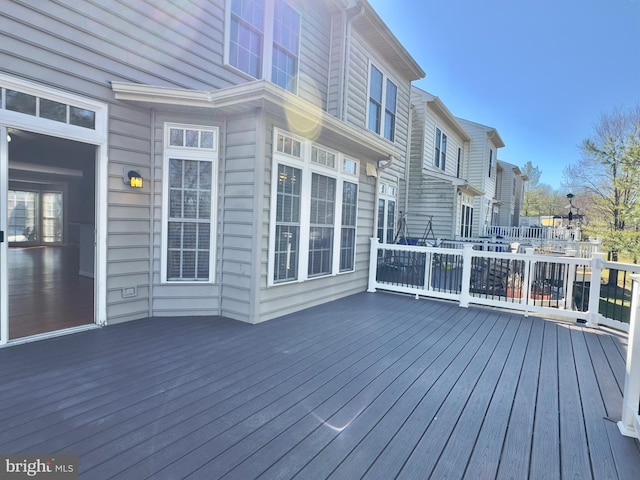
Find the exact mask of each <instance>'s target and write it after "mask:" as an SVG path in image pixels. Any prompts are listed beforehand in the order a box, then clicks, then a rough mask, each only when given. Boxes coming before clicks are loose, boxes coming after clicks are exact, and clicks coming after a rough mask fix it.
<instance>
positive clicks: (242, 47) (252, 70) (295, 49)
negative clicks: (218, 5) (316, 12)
mask: <svg viewBox="0 0 640 480" xmlns="http://www.w3.org/2000/svg"><path fill="white" fill-rule="evenodd" d="M228 1H229V4H230V9H229V11H230V17H229V28H228V31H229V33H228V35H229V39H228V47H227V49H228V50H227V55H228V56H227V62H228V63H229V64H230V65H232V66H234V67H235V68H237V69H238V70H241V71H243V72H245V73H246V74H248V75H251V76H252V77H254V78H270V79H271V81H272V82H273V83H275V84H276V85H278V86H280V87H282V88H284V89H286V90H289V91H291V92H295V91H296V90H297V82H296V78H297V76H298V63H299V62H298V59H299V51H300V15H299V14H298V12H296V11H295V10H294V9H293V8H291V6H290V5H288V4H287V3H286V2H284V1H283V0H275V1H274V2H267V1H265V0H228Z"/></svg>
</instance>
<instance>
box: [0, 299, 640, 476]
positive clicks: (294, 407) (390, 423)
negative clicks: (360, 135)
mask: <svg viewBox="0 0 640 480" xmlns="http://www.w3.org/2000/svg"><path fill="white" fill-rule="evenodd" d="M626 343H627V339H626V336H625V335H622V334H619V333H617V332H615V331H609V330H607V329H600V330H592V329H589V328H585V327H582V326H579V325H575V324H568V323H562V322H555V321H550V320H544V319H541V318H533V317H522V316H520V315H518V314H514V313H508V312H500V311H496V310H489V309H480V308H469V309H462V308H459V307H458V306H457V305H454V304H451V303H447V302H435V301H429V300H415V299H413V298H412V297H409V296H401V295H391V294H382V293H377V294H367V293H364V294H358V295H354V296H351V297H347V298H345V299H342V300H339V301H336V302H331V303H329V304H326V305H322V306H319V307H315V308H312V309H308V310H306V311H303V312H299V313H296V314H292V315H287V316H285V317H282V318H280V319H276V320H272V321H269V322H266V323H264V324H259V325H253V326H252V325H246V324H242V323H238V322H234V321H231V320H228V319H224V318H222V317H210V318H202V317H193V318H152V319H145V320H140V321H135V322H129V323H126V324H121V325H115V326H111V327H107V328H103V329H97V330H92V331H87V332H82V333H78V334H74V335H70V336H65V337H58V338H53V339H49V340H45V341H41V342H37V343H31V344H24V345H18V346H13V347H10V348H5V349H0V365H2V368H1V369H0V425H2V429H1V430H0V451H2V452H3V453H34V452H35V453H71V454H77V455H79V458H80V473H81V478H83V479H84V478H86V479H91V480H101V479H108V478H116V479H136V480H137V479H143V478H153V479H165V478H166V479H176V478H192V479H213V478H229V479H236V478H241V479H248V478H309V479H317V478H337V479H342V478H350V479H351V478H374V479H377V478H384V479H387V478H411V479H413V478H429V477H431V478H480V479H487V478H558V477H561V478H569V477H574V476H577V477H578V478H586V479H588V478H596V479H599V478H620V479H632V478H637V472H638V471H640V448H639V446H638V442H637V441H634V440H632V439H629V438H626V437H623V436H622V435H620V433H619V431H618V429H617V426H616V424H615V420H617V419H618V418H619V416H620V408H621V404H622V382H623V379H624V368H625V366H624V360H625V349H626Z"/></svg>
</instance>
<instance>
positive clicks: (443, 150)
mask: <svg viewBox="0 0 640 480" xmlns="http://www.w3.org/2000/svg"><path fill="white" fill-rule="evenodd" d="M446 161H447V135H446V134H444V133H443V132H442V131H441V130H440V129H439V128H437V127H436V156H435V158H434V159H433V164H434V165H435V167H436V168H439V169H440V170H443V171H444V169H445V168H446Z"/></svg>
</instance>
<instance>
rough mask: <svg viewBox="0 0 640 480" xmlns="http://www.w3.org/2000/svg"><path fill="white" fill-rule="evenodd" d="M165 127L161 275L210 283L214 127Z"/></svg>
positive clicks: (212, 234) (171, 278)
mask: <svg viewBox="0 0 640 480" xmlns="http://www.w3.org/2000/svg"><path fill="white" fill-rule="evenodd" d="M165 131H166V143H165V161H164V168H165V176H164V180H165V181H164V185H165V189H164V192H165V199H166V201H165V209H164V212H163V218H164V222H163V225H164V229H163V241H164V248H163V272H162V277H163V280H164V281H166V282H213V280H214V258H215V255H214V252H215V231H214V230H215V229H214V226H215V221H214V219H215V206H214V204H213V199H215V185H216V170H217V160H218V158H217V136H218V131H217V129H216V128H213V127H199V126H175V125H167V126H166V127H165Z"/></svg>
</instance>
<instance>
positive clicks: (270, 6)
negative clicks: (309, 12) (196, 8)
mask: <svg viewBox="0 0 640 480" xmlns="http://www.w3.org/2000/svg"><path fill="white" fill-rule="evenodd" d="M231 2H232V0H226V1H225V24H224V64H225V66H226V67H228V68H230V69H232V70H233V71H234V72H236V73H238V74H240V75H242V76H243V77H245V78H247V79H251V80H255V77H253V76H252V75H250V74H248V73H247V72H245V71H243V70H240V69H239V68H238V67H236V66H234V65H232V64H231V62H230V58H229V57H230V55H229V49H230V47H231ZM284 3H286V4H287V5H288V6H289V7H290V8H291V9H292V10H293V11H295V12H296V13H297V14H298V15H299V16H300V22H299V24H298V62H297V65H296V67H297V69H296V72H295V74H294V77H296V82H295V88H294V89H293V91H291V93H293V94H294V95H298V91H299V89H300V81H299V79H300V58H301V50H302V19H303V16H302V13H301V12H300V10H299V9H298V8H295V6H293V5H292V4H291V3H290V2H287V1H284ZM274 19H275V3H274V2H273V1H269V0H265V4H264V22H265V24H264V25H263V37H262V71H261V72H260V78H259V79H258V80H262V79H264V80H267V81H269V82H271V70H272V67H273V42H274V40H273V22H274ZM271 83H273V82H271ZM287 91H289V90H287Z"/></svg>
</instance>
